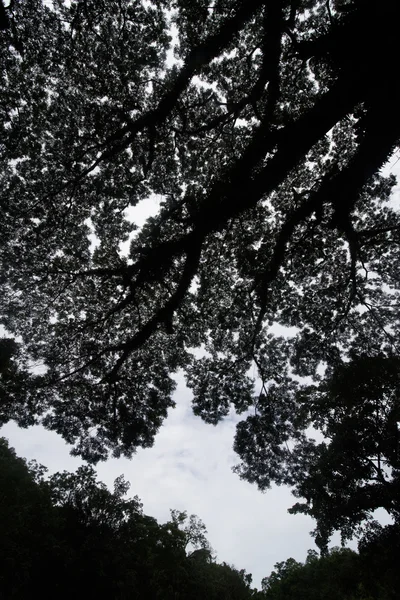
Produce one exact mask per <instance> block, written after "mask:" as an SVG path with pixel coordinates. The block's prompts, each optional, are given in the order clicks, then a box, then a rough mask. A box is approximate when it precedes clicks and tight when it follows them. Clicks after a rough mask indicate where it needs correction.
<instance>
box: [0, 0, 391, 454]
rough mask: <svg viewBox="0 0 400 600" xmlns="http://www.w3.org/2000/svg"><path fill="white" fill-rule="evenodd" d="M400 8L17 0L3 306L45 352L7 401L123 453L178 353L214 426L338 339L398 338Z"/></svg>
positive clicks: (281, 386)
mask: <svg viewBox="0 0 400 600" xmlns="http://www.w3.org/2000/svg"><path fill="white" fill-rule="evenodd" d="M399 11H400V8H399V5H398V2H397V1H396V0H380V2H377V0H372V1H371V2H363V1H361V0H348V1H345V0H343V1H340V2H339V0H338V1H336V2H335V1H333V0H332V1H331V2H329V1H328V2H326V1H325V0H323V1H322V0H281V1H277V0H242V1H240V0H217V1H216V2H213V3H210V2H209V1H208V0H207V1H206V0H197V1H196V2H190V3H188V2H183V1H181V0H176V1H175V2H171V1H169V0H154V2H139V1H138V2H133V1H131V0H111V1H107V2H106V1H105V0H100V1H98V0H96V2H95V1H94V0H81V1H76V0H75V1H74V0H73V1H72V2H68V3H66V2H63V0H54V2H53V3H52V4H51V5H49V3H46V4H44V3H43V2H42V1H41V0H34V1H31V0H30V1H27V0H22V1H21V2H17V3H14V2H13V3H11V4H10V7H9V8H8V9H7V14H8V20H9V27H7V28H6V29H5V30H4V31H3V32H2V34H1V50H0V52H1V61H2V64H3V71H2V75H1V77H2V83H1V85H2V92H3V93H2V103H1V108H0V110H1V140H2V141H1V164H2V169H1V175H0V177H1V184H0V185H1V197H2V201H1V211H2V212H1V219H0V223H1V224H0V233H1V271H2V276H1V283H0V285H1V294H2V305H1V320H2V323H3V325H4V326H5V328H6V329H7V331H9V332H10V334H13V335H16V336H20V337H19V338H18V340H21V341H19V343H20V344H21V356H23V357H24V360H25V361H26V364H27V365H28V366H29V365H38V364H40V365H42V371H41V373H40V375H39V374H38V373H37V371H33V372H32V369H31V372H30V375H29V369H28V371H27V373H28V375H27V377H28V379H29V381H28V382H26V384H25V385H24V387H23V390H21V394H20V396H19V399H18V402H19V409H18V410H14V412H13V411H12V410H11V409H9V410H8V411H6V414H5V415H3V416H2V419H3V420H6V419H8V418H15V419H16V420H17V422H20V423H21V424H22V425H26V424H27V420H28V421H29V422H42V423H43V424H44V425H45V426H46V427H47V428H49V429H52V430H55V431H57V432H59V433H60V434H61V435H62V436H63V437H64V438H65V439H66V440H67V441H68V442H70V443H74V444H75V449H74V452H75V453H77V454H81V455H82V456H83V457H85V458H86V459H88V460H91V461H94V462H95V461H97V460H101V459H104V458H106V457H107V456H108V455H109V454H110V453H111V454H113V455H114V456H118V455H120V454H121V453H122V454H124V455H127V456H130V455H131V454H132V453H133V452H134V451H135V449H136V448H137V447H138V446H142V447H148V446H151V445H152V443H153V441H154V436H155V434H156V433H157V431H158V429H159V427H160V425H161V424H162V422H163V419H164V418H165V417H166V416H167V412H168V408H170V407H172V406H173V405H174V401H173V399H172V393H173V390H174V386H175V382H174V379H173V376H174V374H175V373H176V372H177V371H178V370H179V369H182V370H183V371H184V372H185V374H186V380H187V383H188V385H189V386H190V388H191V389H192V391H193V409H194V412H195V414H198V415H200V416H201V417H202V418H203V419H204V420H205V421H206V422H210V423H213V424H215V423H217V422H218V421H219V420H220V419H221V418H223V417H224V416H226V415H227V414H228V412H229V411H230V409H231V407H232V406H233V407H234V408H235V410H236V411H237V412H238V413H242V412H245V411H247V410H249V409H250V410H255V412H256V413H257V411H258V409H257V406H258V405H262V402H263V398H264V397H266V396H267V393H266V392H267V391H268V390H267V388H269V387H270V385H271V382H273V386H274V393H275V394H276V395H278V396H279V395H280V396H283V395H285V394H286V393H287V390H288V389H289V390H290V389H291V386H294V385H295V380H296V377H297V376H298V375H308V376H311V377H318V368H319V366H320V365H321V364H322V363H324V364H328V365H332V364H335V362H337V360H338V355H340V354H344V355H346V353H347V354H348V353H349V352H355V353H357V352H358V353H359V354H360V353H361V352H363V353H365V354H372V355H375V354H376V353H383V354H385V355H390V354H393V353H394V354H395V353H396V352H397V347H396V339H397V334H398V318H397V308H396V295H395V290H396V287H397V281H398V271H399V262H398V261H399V255H398V248H399V244H398V241H399V237H398V236H399V220H398V214H397V212H396V210H395V209H394V208H393V206H392V205H391V204H390V202H389V200H390V194H391V191H392V188H393V185H394V178H393V177H383V176H382V174H381V173H380V169H381V168H382V166H383V165H385V163H386V162H387V160H388V159H389V157H390V156H391V155H392V153H393V151H394V150H395V148H396V147H397V144H398V140H399V135H400V114H399V111H398V105H399V91H398V85H397V81H396V77H395V73H394V71H393V69H392V57H393V56H396V52H397V44H398V41H397V40H398V31H397V24H398V22H399ZM172 25H173V26H174V29H173V28H172V29H171V27H172ZM171 31H172V32H173V33H174V36H175V37H174V39H171ZM175 34H176V35H175ZM173 46H174V47H175V50H174V58H173V52H171V50H172V49H173ZM152 195H156V196H157V197H158V198H159V199H161V200H160V207H159V212H158V214H157V215H156V216H153V217H151V218H149V219H148V220H147V222H146V224H145V225H144V227H142V228H141V229H140V230H136V228H135V224H134V223H132V222H131V220H130V219H131V217H130V216H129V215H130V214H131V213H130V211H131V209H132V208H133V207H136V206H138V205H139V204H140V203H141V202H142V201H144V200H146V199H148V198H150V197H152ZM153 197H154V196H153ZM147 201H148V200H147ZM91 233H92V234H94V235H95V236H96V241H95V244H91V241H90V239H89V234H91ZM128 242H129V251H128V253H127V254H126V252H124V251H123V247H124V248H126V244H127V243H128ZM276 324H278V325H282V326H293V327H295V328H296V332H295V334H294V335H293V338H292V339H291V340H287V339H286V338H280V337H279V336H278V335H277V334H276V329H275V328H274V325H276ZM194 348H201V349H202V350H203V351H204V352H203V354H202V356H200V357H199V354H198V353H197V354H196V353H194V352H193V349H194ZM251 367H254V368H255V369H256V372H257V374H258V378H259V379H260V380H261V382H262V384H261V385H262V393H261V395H259V390H258V389H257V388H256V387H255V385H254V381H253V380H252V378H251V377H250V376H249V372H250V368H251ZM7 385H9V384H7ZM257 385H258V384H257ZM271 393H272V392H271ZM289 396H290V393H289ZM288 402H289V404H290V398H289V400H288ZM257 414H258V413H257ZM256 416H257V415H256ZM259 425H260V423H259V421H257V419H255V420H254V427H255V429H254V435H256V431H257V427H258V426H259ZM275 434H276V436H277V437H278V438H279V435H280V434H279V428H278V429H277V430H276V431H275ZM278 445H279V444H278Z"/></svg>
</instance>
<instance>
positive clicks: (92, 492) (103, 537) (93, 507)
mask: <svg viewBox="0 0 400 600" xmlns="http://www.w3.org/2000/svg"><path fill="white" fill-rule="evenodd" d="M128 488H129V485H128V484H127V483H126V482H125V480H124V478H123V476H120V477H118V478H117V479H116V480H115V482H114V490H113V491H110V490H108V489H107V487H106V486H105V485H104V484H102V483H101V482H99V481H97V478H96V474H95V471H94V469H93V467H92V466H84V467H80V468H79V469H78V470H77V472H76V473H67V472H62V473H55V474H54V475H51V476H50V477H46V469H45V467H43V466H42V465H38V464H37V463H35V462H34V461H33V462H31V463H27V462H26V461H25V460H24V459H21V458H18V457H17V456H16V454H15V452H14V450H13V449H12V448H10V447H9V446H8V443H7V441H6V440H5V439H4V438H0V489H1V494H0V553H1V557H2V560H1V562H0V598H4V599H5V600H6V599H7V600H13V599H18V600H21V599H25V598H32V597H38V598H44V599H47V598H49V599H50V598H60V599H64V598H65V599H67V598H71V597H75V598H84V597H88V598H92V597H93V598H99V599H103V598H104V600H106V599H107V600H109V599H115V600H120V599H121V600H123V599H127V600H128V599H129V600H130V599H132V600H135V599H138V600H139V599H140V600H142V599H143V600H152V599H154V600H156V599H160V600H169V599H171V600H196V599H197V598H198V599H199V600H204V599H207V600H208V599H210V600H213V599H215V600H250V599H252V600H303V599H304V600H319V599H321V598H323V599H324V600H331V599H332V600H397V598H398V594H397V592H396V590H397V591H398V589H400V572H399V569H398V564H399V561H400V529H399V527H396V526H394V525H393V526H387V527H386V528H381V527H379V526H378V525H377V524H375V527H374V528H373V527H371V528H370V531H369V533H368V535H366V536H365V537H364V538H363V539H362V540H361V542H360V549H359V550H360V551H359V553H356V552H354V551H352V550H347V549H341V550H339V549H334V550H332V551H331V552H329V553H328V554H327V555H326V556H324V557H322V558H321V557H318V556H317V553H316V552H315V551H314V552H313V551H310V552H309V555H308V557H307V560H306V561H305V563H304V564H302V563H299V562H296V561H295V560H293V559H292V558H290V559H288V560H287V561H285V562H282V563H278V564H277V565H276V566H275V570H274V571H273V572H272V573H271V574H270V575H269V576H268V577H266V578H265V579H263V581H262V589H261V590H257V589H255V588H252V587H251V581H252V578H251V575H250V574H247V573H246V572H245V571H244V570H238V569H236V568H235V567H233V566H231V565H227V564H225V563H222V564H221V563H218V562H217V560H216V557H215V554H214V552H213V550H212V549H211V547H210V545H209V543H208V541H207V538H206V533H207V531H206V528H205V525H204V524H203V523H202V521H201V520H200V519H199V518H197V517H196V516H194V515H191V516H188V515H187V514H186V513H185V512H179V511H175V510H172V511H171V520H170V521H169V522H167V523H164V524H159V523H157V521H156V520H155V519H154V518H152V517H150V516H147V515H145V514H144V513H143V509H142V505H141V503H140V500H139V499H138V498H137V497H134V498H126V493H127V491H128Z"/></svg>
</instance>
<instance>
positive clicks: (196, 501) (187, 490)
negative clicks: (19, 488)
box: [0, 155, 400, 587]
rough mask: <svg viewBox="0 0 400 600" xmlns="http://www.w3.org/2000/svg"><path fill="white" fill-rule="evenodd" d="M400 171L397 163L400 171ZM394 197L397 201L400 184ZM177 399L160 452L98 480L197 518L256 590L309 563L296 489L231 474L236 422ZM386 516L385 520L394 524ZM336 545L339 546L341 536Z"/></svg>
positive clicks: (44, 458) (36, 435)
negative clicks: (282, 567)
mask: <svg viewBox="0 0 400 600" xmlns="http://www.w3.org/2000/svg"><path fill="white" fill-rule="evenodd" d="M397 159H398V155H396V156H395V157H394V158H393V160H391V161H390V163H389V164H390V165H391V166H393V165H394V164H395V162H396V160H397ZM399 167H400V163H397V164H396V165H395V169H394V171H396V172H397V174H398V173H399ZM388 170H389V169H385V172H387V171H388ZM395 199H396V202H399V187H398V186H397V188H396V193H395ZM157 208H158V200H157V198H151V199H149V200H147V201H146V202H145V203H142V204H141V206H139V207H137V208H136V209H135V210H134V211H133V212H132V213H131V215H130V216H131V217H132V220H134V221H135V222H136V223H137V224H138V225H139V226H141V225H142V224H143V222H144V219H145V217H146V215H149V214H150V213H151V214H154V213H155V212H156V211H157ZM175 400H176V402H177V407H176V408H175V409H173V410H170V413H169V418H168V419H167V420H166V422H165V424H164V425H163V427H162V428H161V430H160V432H159V434H158V436H157V438H156V442H155V445H154V447H153V448H151V449H146V450H139V451H138V453H137V454H136V455H135V456H134V457H133V459H131V460H127V459H118V460H109V461H107V462H106V463H101V464H100V465H99V466H98V469H97V470H98V474H99V478H100V479H101V480H102V481H104V482H105V483H107V484H108V485H110V486H111V485H112V483H113V481H114V479H115V478H116V477H117V476H118V475H120V474H122V473H123V474H124V475H125V477H126V479H127V480H128V481H130V483H131V490H130V495H132V496H133V495H138V496H139V497H140V498H141V500H142V501H143V505H144V512H145V513H146V514H148V515H151V516H153V517H156V518H157V519H158V520H159V521H160V522H163V521H166V520H168V518H169V509H171V508H176V509H180V510H186V511H188V513H189V514H192V513H194V514H196V515H198V516H199V517H200V518H201V519H202V520H203V521H204V523H205V524H206V526H207V529H208V539H209V541H210V543H211V545H212V547H213V548H214V550H215V551H216V553H217V557H218V561H220V562H222V561H225V562H227V563H230V564H234V565H235V566H236V567H237V568H239V569H243V568H244V569H246V570H247V571H248V572H250V573H252V574H253V584H254V585H255V586H257V587H259V586H260V581H261V579H262V577H264V576H267V575H268V574H269V573H270V572H271V570H272V569H273V566H274V564H275V563H276V562H278V561H283V560H286V559H287V558H289V557H293V558H295V559H297V560H304V559H305V558H306V553H307V549H309V548H315V546H314V541H313V539H312V538H311V537H310V535H309V532H310V531H311V530H312V529H313V528H314V525H313V522H312V520H311V519H309V518H308V517H305V516H303V515H293V516H292V515H289V514H288V513H287V509H288V508H289V507H290V506H291V505H292V504H294V502H295V499H294V498H293V496H291V493H290V490H289V489H287V488H285V487H281V488H277V487H274V488H272V489H271V490H269V491H268V492H267V493H265V494H262V493H261V492H259V491H258V490H257V488H256V487H255V486H252V485H250V484H249V483H247V482H244V481H241V480H240V479H239V477H238V476H237V475H234V474H233V473H232V471H231V468H232V466H233V465H235V464H236V463H237V462H238V458H237V456H236V455H235V454H234V452H233V450H232V444H233V436H234V433H235V425H236V422H237V420H238V418H237V417H233V416H232V417H230V418H228V419H226V420H225V421H223V422H222V423H220V424H219V425H218V426H217V427H213V426H211V425H206V424H204V423H203V422H202V421H201V420H200V419H199V418H197V417H194V416H193V414H192V412H191V408H190V392H189V391H188V390H187V389H186V388H185V386H184V385H183V383H182V380H181V379H180V380H179V385H178V389H177V392H176V394H175ZM0 435H2V436H4V437H6V438H8V439H9V441H10V444H11V446H13V447H14V448H15V449H16V452H17V454H18V455H19V456H22V457H25V458H27V459H29V460H30V459H33V458H34V459H36V460H37V461H38V462H40V463H42V464H44V465H45V466H47V467H48V468H49V471H50V472H55V471H61V470H67V471H73V470H75V469H76V468H77V467H78V466H79V465H80V464H81V461H80V460H79V459H77V458H73V457H71V456H70V455H69V447H68V446H67V445H66V444H65V443H64V442H63V440H62V439H61V438H60V437H59V436H58V435H56V434H55V433H51V432H48V431H45V430H44V429H43V428H41V427H32V428H29V429H27V430H21V429H19V428H18V427H16V426H15V425H14V424H12V423H10V424H8V425H6V426H5V427H3V428H2V429H0ZM381 515H382V522H388V519H387V518H386V517H385V515H384V513H381ZM334 544H337V545H338V544H339V538H338V537H336V538H334V540H333V545H334ZM352 547H355V544H352Z"/></svg>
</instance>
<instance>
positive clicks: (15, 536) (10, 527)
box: [0, 438, 57, 600]
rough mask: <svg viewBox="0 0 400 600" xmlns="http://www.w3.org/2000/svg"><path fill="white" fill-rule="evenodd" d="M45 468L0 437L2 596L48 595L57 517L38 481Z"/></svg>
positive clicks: (0, 589) (0, 577)
mask: <svg viewBox="0 0 400 600" xmlns="http://www.w3.org/2000/svg"><path fill="white" fill-rule="evenodd" d="M42 475H43V469H42V468H41V467H40V466H39V465H36V464H35V463H30V464H27V463H26V461H24V460H23V459H22V458H18V457H17V456H16V454H15V452H14V450H13V449H12V448H9V446H8V443H7V440H5V439H4V438H0V490H1V493H0V554H1V562H0V597H1V598H10V599H14V598H15V599H16V600H18V599H19V598H27V597H29V596H30V595H31V592H32V589H33V588H35V589H40V590H41V593H42V594H43V597H50V596H47V595H46V592H47V590H48V589H49V587H50V586H48V581H49V576H48V573H49V569H50V570H51V568H52V567H53V565H54V549H55V547H56V546H57V544H56V538H55V536H54V531H55V524H56V517H55V514H54V512H53V510H52V505H51V501H50V496H49V494H47V493H46V491H45V490H44V489H43V488H41V487H40V486H39V485H38V483H37V481H38V479H39V478H40V477H41V476H42Z"/></svg>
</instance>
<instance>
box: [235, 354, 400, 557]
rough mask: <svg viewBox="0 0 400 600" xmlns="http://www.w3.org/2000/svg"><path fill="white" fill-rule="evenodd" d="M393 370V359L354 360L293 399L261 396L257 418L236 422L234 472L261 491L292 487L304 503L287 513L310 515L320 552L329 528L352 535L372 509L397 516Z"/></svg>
mask: <svg viewBox="0 0 400 600" xmlns="http://www.w3.org/2000/svg"><path fill="white" fill-rule="evenodd" d="M399 374H400V359H399V358H398V357H397V356H392V357H385V356H383V355H377V356H373V357H371V356H358V357H352V359H351V360H350V361H349V362H342V363H338V364H337V365H336V367H335V368H331V369H328V370H327V372H326V373H325V378H324V379H323V380H322V381H321V382H320V383H319V384H318V385H312V386H307V387H306V386H302V387H301V389H300V390H297V391H296V390H295V391H293V390H292V396H291V398H290V396H289V393H287V394H286V395H285V396H283V397H278V396H276V395H273V394H272V397H266V398H265V399H264V401H263V403H262V405H261V406H260V407H259V411H260V415H259V417H257V418H255V417H252V416H250V417H249V418H248V419H247V422H244V423H241V424H240V425H239V428H238V432H237V436H236V440H235V448H236V450H237V452H238V453H239V454H240V456H241V458H242V459H243V463H242V464H241V465H238V467H236V470H237V472H238V473H239V474H240V475H241V476H242V477H245V478H246V479H250V480H251V481H254V482H256V483H257V484H258V485H259V487H260V488H261V489H266V488H268V487H269V485H270V484H271V482H273V481H274V482H276V483H278V484H279V483H287V484H290V485H292V486H294V491H293V493H294V495H295V496H296V497H297V498H302V499H304V500H305V502H302V503H297V504H295V505H294V506H293V507H292V508H291V509H290V511H289V512H292V513H305V514H308V515H310V516H312V517H314V518H315V519H316V523H317V527H316V530H315V532H314V534H315V537H316V542H317V544H318V545H319V546H320V548H321V549H323V550H324V549H326V547H327V543H328V540H329V538H330V536H331V535H332V533H333V532H334V531H336V530H340V531H341V534H342V540H343V541H346V540H348V539H350V538H351V537H352V536H353V535H354V533H357V532H358V531H359V530H360V527H361V528H362V527H363V524H364V523H365V521H366V520H368V519H369V520H371V518H372V516H373V513H374V511H375V510H376V509H377V508H384V509H385V510H386V511H387V512H388V513H389V514H390V515H391V516H392V517H393V519H395V520H398V519H399V517H400V504H399V498H400V495H399V492H400V487H399V486H400V478H399V475H400V430H399V422H400V404H399V399H400V377H399ZM288 399H289V400H290V401H288ZM254 419H257V420H256V422H255V423H254ZM310 427H312V428H313V429H312V430H311V431H310V429H309V428H310ZM316 430H317V431H318V432H319V433H320V434H322V435H323V439H322V441H320V442H316V441H315V440H314V439H313V438H312V437H311V435H313V433H314V434H315V431H316ZM254 432H256V433H257V435H254Z"/></svg>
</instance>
